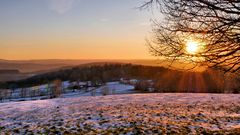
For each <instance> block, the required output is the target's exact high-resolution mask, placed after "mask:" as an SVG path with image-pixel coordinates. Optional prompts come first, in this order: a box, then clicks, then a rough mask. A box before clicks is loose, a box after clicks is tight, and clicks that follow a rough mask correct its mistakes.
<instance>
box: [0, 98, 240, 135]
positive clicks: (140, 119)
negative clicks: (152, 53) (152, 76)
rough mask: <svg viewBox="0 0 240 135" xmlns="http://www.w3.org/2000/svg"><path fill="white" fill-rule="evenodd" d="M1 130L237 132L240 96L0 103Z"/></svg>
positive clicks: (58, 132)
mask: <svg viewBox="0 0 240 135" xmlns="http://www.w3.org/2000/svg"><path fill="white" fill-rule="evenodd" d="M0 133H1V134H111V133H113V134H187V133H192V134H207V133H209V134H214V133H219V134H240V95H230V94H229V95H227V94H220V95H215V94H132V95H113V96H99V97H77V98H59V99H52V100H40V101H26V102H16V103H15V102H11V103H2V104H0Z"/></svg>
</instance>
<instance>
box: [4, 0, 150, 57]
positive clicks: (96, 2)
mask: <svg viewBox="0 0 240 135" xmlns="http://www.w3.org/2000/svg"><path fill="white" fill-rule="evenodd" d="M143 1H144V0H1V1H0V50H1V53H0V59H148V58H152V57H150V56H149V54H148V50H147V47H146V46H145V39H146V38H147V37H148V36H149V35H150V32H151V26H150V19H151V18H152V17H153V16H154V14H152V12H151V11H148V10H143V11H140V10H139V9H136V7H138V6H140V5H141V3H142V2H143Z"/></svg>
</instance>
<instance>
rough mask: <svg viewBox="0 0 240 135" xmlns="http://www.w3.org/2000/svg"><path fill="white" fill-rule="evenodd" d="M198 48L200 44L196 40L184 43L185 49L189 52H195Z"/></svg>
mask: <svg viewBox="0 0 240 135" xmlns="http://www.w3.org/2000/svg"><path fill="white" fill-rule="evenodd" d="M199 50H200V44H199V43H198V42H196V41H193V40H189V41H187V43H186V51H187V52H188V53H189V54H196V53H197V52H198V51H199Z"/></svg>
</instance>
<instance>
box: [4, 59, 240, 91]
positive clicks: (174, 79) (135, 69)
mask: <svg viewBox="0 0 240 135" xmlns="http://www.w3.org/2000/svg"><path fill="white" fill-rule="evenodd" d="M120 78H127V79H138V80H152V81H153V82H154V84H153V87H154V92H193V93H194V92H200V93H201V92H203V93H240V83H239V82H240V78H239V77H238V76H236V75H234V74H224V73H223V72H222V71H217V70H212V69H207V70H206V71H204V72H187V71H178V70H172V69H168V68H165V67H157V66H143V65H132V64H112V63H106V64H97V65H85V66H78V67H73V68H70V69H65V70H59V71H56V72H50V73H45V74H41V75H37V76H34V77H31V78H28V79H25V80H21V81H15V82H7V83H5V84H2V85H1V87H2V88H8V89H14V88H24V87H32V86H36V85H41V84H48V83H49V82H53V81H54V80H61V81H70V82H73V81H78V82H79V81H91V82H92V84H93V85H94V84H99V83H100V84H104V83H106V82H110V81H119V80H120ZM138 85H140V84H138ZM142 86H143V85H142ZM138 87H139V86H138ZM139 89H140V88H139ZM143 90H144V89H143Z"/></svg>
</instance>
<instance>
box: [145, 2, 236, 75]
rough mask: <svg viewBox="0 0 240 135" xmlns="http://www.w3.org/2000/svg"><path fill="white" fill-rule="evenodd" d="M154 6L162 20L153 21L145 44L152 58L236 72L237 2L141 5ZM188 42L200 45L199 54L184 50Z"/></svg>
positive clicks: (155, 3) (154, 3)
mask: <svg viewBox="0 0 240 135" xmlns="http://www.w3.org/2000/svg"><path fill="white" fill-rule="evenodd" d="M154 7H156V8H157V9H159V10H158V11H160V13H161V14H163V15H164V19H163V20H164V21H161V22H159V21H156V20H154V21H153V22H154V23H153V24H154V25H153V33H154V36H153V39H152V40H148V41H147V43H148V46H149V50H150V52H151V53H152V54H153V55H154V56H157V57H163V58H164V59H167V60H168V61H171V64H172V62H176V63H177V62H178V61H181V62H182V61H184V62H185V63H189V64H191V65H192V64H193V63H194V67H195V66H196V65H206V66H208V67H211V68H216V69H221V70H223V71H225V72H234V73H236V72H238V73H239V69H240V1H239V0H146V1H145V3H144V4H143V5H142V6H141V8H154ZM189 39H191V40H195V41H196V42H199V44H200V47H201V49H200V50H199V52H198V53H196V54H191V53H188V52H187V51H186V42H187V40H189Z"/></svg>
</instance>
